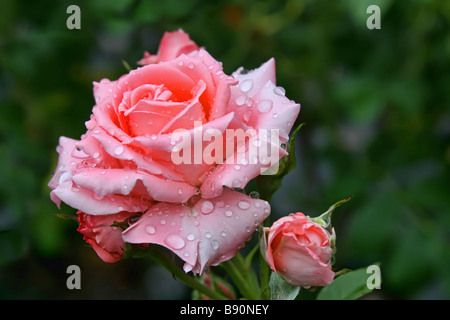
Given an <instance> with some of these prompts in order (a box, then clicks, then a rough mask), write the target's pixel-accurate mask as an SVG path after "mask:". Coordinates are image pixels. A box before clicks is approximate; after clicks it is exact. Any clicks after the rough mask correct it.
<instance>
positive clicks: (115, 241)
mask: <svg viewBox="0 0 450 320" xmlns="http://www.w3.org/2000/svg"><path fill="white" fill-rule="evenodd" d="M77 215H78V220H79V222H80V225H79V227H78V229H77V231H78V232H80V233H81V234H82V235H83V236H84V240H85V241H86V242H87V243H88V244H90V245H91V246H92V248H93V249H94V250H95V252H96V253H97V254H98V256H99V257H100V258H101V259H102V260H103V261H105V262H116V261H118V260H120V259H122V258H123V256H124V254H125V242H124V241H123V239H122V231H123V230H122V229H121V228H120V227H118V226H114V224H115V223H120V222H122V221H126V220H127V219H128V218H129V217H130V216H133V215H135V213H129V212H120V213H116V214H108V215H90V214H85V213H84V212H81V211H78V212H77Z"/></svg>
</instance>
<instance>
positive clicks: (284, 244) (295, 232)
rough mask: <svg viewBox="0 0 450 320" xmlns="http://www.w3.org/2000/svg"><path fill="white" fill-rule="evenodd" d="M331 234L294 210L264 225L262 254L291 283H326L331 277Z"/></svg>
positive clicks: (296, 284) (273, 268) (331, 280)
mask: <svg viewBox="0 0 450 320" xmlns="http://www.w3.org/2000/svg"><path fill="white" fill-rule="evenodd" d="M331 238H332V235H331V234H330V233H329V232H328V231H327V230H326V229H325V228H323V227H322V226H321V225H320V224H318V223H316V222H313V221H311V220H309V219H308V218H307V217H305V215H304V214H303V213H301V212H297V213H295V214H294V215H289V216H286V217H283V218H281V219H279V220H277V221H276V222H275V223H273V225H272V226H271V227H270V228H264V237H263V239H264V240H263V241H265V243H263V247H265V258H266V261H267V263H268V264H269V266H270V268H271V269H272V270H273V271H274V272H280V273H281V274H282V276H283V278H284V279H285V280H286V281H287V282H289V283H290V284H292V285H294V286H303V287H307V286H326V285H328V284H330V283H331V282H333V279H334V272H333V271H332V270H331V263H330V262H331V257H332V254H333V249H332V248H331Z"/></svg>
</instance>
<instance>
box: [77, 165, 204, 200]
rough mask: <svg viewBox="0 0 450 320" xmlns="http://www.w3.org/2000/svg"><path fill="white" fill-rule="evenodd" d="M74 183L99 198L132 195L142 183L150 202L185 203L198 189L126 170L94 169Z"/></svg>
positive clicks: (80, 176)
mask: <svg viewBox="0 0 450 320" xmlns="http://www.w3.org/2000/svg"><path fill="white" fill-rule="evenodd" d="M72 179H73V181H74V182H75V183H76V184H77V185H79V186H81V187H82V188H85V189H88V190H92V191H93V192H95V194H96V195H98V196H99V197H104V196H106V195H114V194H121V195H124V196H127V195H129V194H131V193H132V191H133V190H134V188H135V186H136V183H137V182H138V181H141V182H142V183H143V184H144V186H145V187H146V190H147V194H140V196H148V197H150V200H155V201H168V202H177V203H183V202H186V201H187V200H189V198H190V197H192V196H193V195H194V194H195V193H197V189H196V188H195V187H192V186H191V185H189V184H186V183H184V182H178V181H172V180H167V179H161V178H158V177H156V176H153V175H151V174H147V173H145V172H138V171H135V170H125V169H109V170H103V169H92V170H89V171H84V172H81V173H78V174H75V175H74V176H73V178H72Z"/></svg>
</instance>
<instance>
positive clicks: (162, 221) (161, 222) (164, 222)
mask: <svg viewBox="0 0 450 320" xmlns="http://www.w3.org/2000/svg"><path fill="white" fill-rule="evenodd" d="M159 223H160V224H161V225H165V224H166V223H167V221H166V220H164V219H162V220H161V221H160V222H159Z"/></svg>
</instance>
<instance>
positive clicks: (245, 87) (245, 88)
mask: <svg viewBox="0 0 450 320" xmlns="http://www.w3.org/2000/svg"><path fill="white" fill-rule="evenodd" d="M252 86H253V80H252V79H247V80H244V81H242V83H241V85H240V88H241V91H242V92H249V91H250V90H251V89H252Z"/></svg>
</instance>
